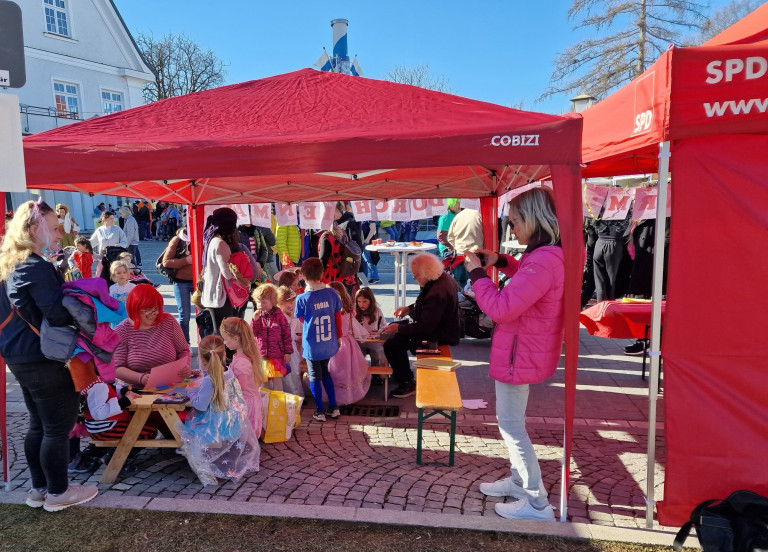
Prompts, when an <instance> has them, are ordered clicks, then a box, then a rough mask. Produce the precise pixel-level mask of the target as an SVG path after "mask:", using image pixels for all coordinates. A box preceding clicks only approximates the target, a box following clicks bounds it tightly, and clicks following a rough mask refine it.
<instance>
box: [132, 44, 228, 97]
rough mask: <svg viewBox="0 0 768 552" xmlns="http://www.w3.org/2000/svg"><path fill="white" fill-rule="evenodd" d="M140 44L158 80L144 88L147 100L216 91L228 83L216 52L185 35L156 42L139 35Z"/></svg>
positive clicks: (223, 65)
mask: <svg viewBox="0 0 768 552" xmlns="http://www.w3.org/2000/svg"><path fill="white" fill-rule="evenodd" d="M136 43H137V44H138V46H139V50H141V53H142V54H143V55H144V58H145V59H146V60H147V63H148V64H149V65H150V67H151V68H152V69H153V70H154V71H155V74H156V75H157V81H156V82H154V83H150V84H148V85H146V86H145V87H144V100H145V101H147V102H155V101H157V100H164V99H165V98H171V97H174V96H181V95H183V94H190V93H192V92H200V91H201V90H208V89H209V88H215V87H217V86H220V85H221V84H223V83H224V78H225V77H226V71H225V70H224V67H225V64H224V62H222V61H221V59H219V57H218V56H217V55H216V54H214V53H213V51H212V50H203V49H202V48H201V47H200V45H199V44H197V43H196V42H194V41H193V40H192V39H190V38H189V37H188V36H187V35H185V34H180V35H174V34H170V33H169V34H167V35H165V36H163V37H162V38H160V39H155V37H154V36H153V35H152V34H149V35H145V34H143V33H139V35H138V38H137V40H136Z"/></svg>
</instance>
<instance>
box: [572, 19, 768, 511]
mask: <svg viewBox="0 0 768 552" xmlns="http://www.w3.org/2000/svg"><path fill="white" fill-rule="evenodd" d="M767 90H768V4H764V5H763V6H762V7H760V8H758V9H757V10H756V11H754V12H753V13H752V14H750V15H749V16H747V17H746V18H744V19H743V20H742V21H740V22H738V23H737V24H735V25H734V26H732V27H731V28H729V29H727V30H726V31H724V32H723V33H721V34H720V35H718V36H716V37H715V38H713V39H712V40H710V41H708V42H706V43H705V44H704V45H702V46H700V47H696V48H675V49H670V50H669V51H667V52H665V53H664V54H663V55H662V56H661V57H660V58H659V60H658V61H657V62H656V63H654V64H653V65H652V66H651V67H650V68H649V69H648V70H647V71H646V72H645V73H643V74H642V75H641V76H640V77H638V78H637V79H635V80H634V81H632V82H631V83H630V84H628V85H627V86H625V87H624V88H622V89H620V90H619V91H617V92H616V93H615V94H613V95H611V96H609V97H608V98H606V99H605V100H603V101H601V102H600V103H598V104H597V105H595V106H594V107H592V108H590V109H588V110H586V111H585V112H584V113H583V116H584V142H583V157H584V162H585V163H587V166H586V167H585V169H584V171H583V174H584V175H585V176H609V175H621V174H632V173H639V172H646V173H649V172H658V173H659V203H661V202H662V201H663V199H662V194H663V195H664V196H665V195H666V184H667V168H668V167H670V166H671V169H672V171H673V173H674V182H675V194H674V200H673V202H672V203H673V204H672V218H671V229H670V230H671V231H670V238H671V242H670V246H669V270H668V285H667V310H666V315H665V325H664V339H663V344H662V353H663V357H664V376H665V387H664V396H665V408H666V416H665V433H666V448H667V466H666V482H665V486H664V500H663V502H660V503H659V505H658V506H659V508H658V512H659V522H660V523H662V524H664V525H681V524H682V523H683V522H685V521H686V520H687V519H688V516H689V515H690V512H691V510H692V509H693V507H694V506H695V505H696V504H698V503H699V502H701V501H703V500H705V499H709V498H724V497H726V496H727V495H728V494H730V493H731V492H732V491H735V490H738V489H749V490H752V491H755V492H758V493H760V494H763V495H768V462H766V460H765V459H766V457H768V400H766V397H768V393H766V391H765V388H766V386H768V340H766V339H765V336H764V331H763V323H762V314H763V312H764V311H765V310H766V309H767V308H768V299H766V295H765V294H764V293H763V288H764V287H765V282H766V281H768V261H766V258H767V256H766V254H765V252H764V251H763V249H762V247H760V245H759V244H763V243H766V239H768V176H766V175H768V156H766V151H768V94H767V93H766V91H767ZM670 151H671V163H670ZM659 209H663V205H659ZM663 224H664V217H660V218H659V219H658V220H657V232H656V236H657V242H656V250H657V251H660V250H661V248H662V247H663V242H662V241H661V240H662V239H663V235H664V231H663V230H664V227H663ZM661 258H662V256H661V255H657V256H656V259H655V260H656V261H658V263H657V265H656V270H655V277H654V303H656V302H657V301H658V300H659V299H660V296H661V284H660V281H661V278H660V274H661ZM657 283H658V285H657ZM654 314H655V317H654V329H653V338H652V342H651V348H652V349H653V350H658V344H659V322H660V315H657V312H655V313H654ZM652 360H653V366H654V368H655V369H656V370H658V357H657V356H653V357H652ZM650 381H651V414H652V416H654V415H655V410H654V409H655V393H656V385H655V383H656V378H655V377H654V375H653V372H652V376H651V378H650ZM654 421H655V419H652V423H651V424H650V426H651V428H650V430H649V468H648V486H649V488H648V493H649V494H648V496H649V498H650V499H651V500H653V492H654V491H653V460H654V458H653V446H654V439H653V438H654V428H655V423H653V422H654ZM652 514H653V509H652V508H649V517H648V520H649V522H650V521H652Z"/></svg>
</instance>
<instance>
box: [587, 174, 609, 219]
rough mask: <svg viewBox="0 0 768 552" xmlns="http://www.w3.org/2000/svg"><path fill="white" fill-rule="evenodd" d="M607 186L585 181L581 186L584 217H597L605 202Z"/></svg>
mask: <svg viewBox="0 0 768 552" xmlns="http://www.w3.org/2000/svg"><path fill="white" fill-rule="evenodd" d="M609 189H610V188H609V187H608V186H598V185H597V184H592V183H590V182H587V183H586V184H584V187H583V188H582V191H583V202H582V205H583V209H582V212H583V213H584V216H585V217H592V218H597V217H598V216H599V215H600V210H601V209H602V208H603V203H605V197H606V196H607V195H608V190H609Z"/></svg>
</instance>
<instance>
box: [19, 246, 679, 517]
mask: <svg viewBox="0 0 768 552" xmlns="http://www.w3.org/2000/svg"><path fill="white" fill-rule="evenodd" d="M150 246H154V247H150ZM160 247H161V245H160V244H142V249H143V250H146V253H144V254H145V255H146V256H147V258H156V256H157V255H158V254H159V248H160ZM154 249H158V252H157V253H155V252H154ZM152 255H154V257H153V256H152ZM144 264H145V266H146V265H147V263H146V262H145V263H144ZM145 270H146V269H145ZM155 276H157V275H155ZM160 281H161V280H159V279H158V282H160ZM391 282H392V275H391V274H387V273H386V272H385V273H383V274H382V282H381V283H380V284H378V285H376V286H374V288H375V290H376V292H377V297H380V298H381V303H382V304H383V310H384V312H385V313H390V312H391V310H392V293H391V285H392V284H391ZM413 290H414V293H415V286H413ZM160 291H161V292H162V293H163V294H164V296H165V298H166V300H167V303H168V304H169V305H172V304H173V294H172V290H171V289H170V286H167V285H163V286H161V288H160ZM172 310H173V307H172V306H169V311H172ZM628 343H629V341H625V340H607V339H600V338H593V337H591V336H589V335H588V334H587V333H586V332H585V331H584V330H582V336H581V344H580V353H581V356H580V361H579V390H578V392H577V405H576V421H575V438H574V443H573V460H572V471H571V489H570V494H569V500H568V507H569V511H568V512H569V518H570V519H571V520H572V521H577V522H585V523H592V524H599V525H611V526H617V527H645V501H644V491H645V483H646V467H645V464H646V439H647V434H648V422H647V409H648V400H647V387H646V385H645V383H644V382H643V381H641V379H640V377H639V374H640V359H639V358H636V357H627V356H624V355H623V354H621V352H622V351H621V348H622V347H623V346H624V345H626V344H628ZM488 353H489V345H488V341H485V340H472V339H468V340H463V341H462V343H461V344H460V345H459V346H457V347H454V348H453V355H454V358H455V359H457V360H460V361H461V362H462V363H463V364H464V366H463V367H462V368H460V369H459V371H458V372H457V374H458V377H459V383H460V387H461V391H462V396H463V397H464V398H465V399H467V398H483V399H485V400H486V401H487V402H488V403H489V406H488V408H486V409H483V410H476V411H472V410H464V411H462V412H461V413H460V414H459V415H458V424H457V438H456V450H457V453H456V461H455V465H454V466H453V467H452V468H448V467H444V466H436V465H425V466H417V465H416V462H415V458H416V452H415V444H416V409H415V406H414V403H413V398H410V399H394V398H390V400H389V402H388V403H387V404H389V405H398V406H400V408H401V412H400V415H399V417H397V418H364V417H341V418H340V419H339V420H337V421H335V422H333V421H329V422H326V423H325V424H321V423H318V422H314V421H311V412H312V408H311V399H309V400H308V401H307V402H305V408H304V411H303V416H302V422H301V425H300V426H299V427H298V428H297V429H296V430H295V432H294V438H293V439H292V440H291V441H289V442H287V443H278V444H263V445H262V454H261V469H260V471H259V472H258V473H257V474H254V475H251V476H249V477H247V478H244V479H242V480H241V481H240V482H239V483H237V484H233V483H232V482H227V483H224V484H222V485H219V486H205V487H204V486H202V485H201V484H200V483H199V482H198V481H197V479H196V478H195V476H194V474H193V472H192V471H191V470H190V469H189V467H188V466H187V464H186V460H185V459H184V458H183V457H181V456H179V455H176V454H175V453H174V452H173V451H172V450H166V449H155V450H152V449H149V450H144V451H142V452H141V454H140V455H139V457H138V458H137V461H138V465H139V467H140V470H139V471H138V472H137V473H136V474H134V475H132V476H129V477H125V478H122V479H119V480H118V482H117V483H115V484H112V485H100V488H101V490H102V494H105V495H119V496H123V495H124V496H139V497H145V498H158V497H159V498H191V499H196V500H225V501H234V502H252V503H268V504H278V503H281V504H295V505H307V506H310V505H324V506H339V507H355V508H374V509H385V510H402V511H417V512H426V513H442V514H459V515H463V516H490V517H494V518H495V517H496V514H495V512H494V511H493V508H494V503H495V502H497V501H499V500H503V499H496V498H490V497H485V496H484V495H482V494H481V493H480V492H479V490H478V485H479V483H480V482H482V481H492V480H495V479H497V478H500V477H505V476H506V475H508V469H509V463H508V458H507V452H506V447H505V446H504V443H503V441H502V440H501V437H500V435H499V433H498V428H497V426H496V420H495V416H494V407H495V404H494V396H493V382H492V380H490V379H489V378H488V376H487V364H486V363H487V360H488ZM8 376H9V387H8V390H9V398H8V400H9V404H8V411H9V420H8V425H9V437H10V443H9V445H10V459H11V466H12V468H11V470H12V482H11V489H12V490H13V489H18V490H22V489H26V488H27V487H28V486H29V480H28V477H29V475H28V472H27V471H26V464H25V462H24V458H23V435H24V432H25V430H26V411H25V408H24V405H23V402H21V396H20V395H21V393H20V391H19V389H18V386H17V385H16V384H15V382H13V381H12V377H10V373H9V374H8ZM361 403H362V404H384V403H383V401H382V388H381V387H372V388H371V391H370V392H369V394H368V396H367V397H366V398H365V399H364V400H363V401H361ZM662 403H663V398H662V399H661V400H660V401H659V413H660V414H661V413H662V411H663V405H662ZM563 405H564V400H563V371H562V369H560V370H558V372H557V373H556V375H555V376H554V377H553V378H552V379H551V380H549V381H547V382H545V383H544V384H540V385H536V386H532V389H531V397H530V401H529V407H528V428H529V433H530V435H531V439H532V441H533V443H534V446H535V448H536V452H537V454H538V456H539V459H540V463H541V467H542V473H543V476H544V483H545V486H546V487H547V489H548V491H549V493H550V502H551V503H552V504H553V505H555V506H557V505H559V500H560V497H559V494H560V487H559V486H560V464H561V458H562V434H563V420H562V415H563ZM424 438H425V446H424V460H425V461H427V462H429V461H443V460H444V459H447V450H448V432H447V431H446V430H445V426H436V425H435V426H430V425H429V424H426V425H425V432H424ZM657 438H658V442H657V467H656V485H657V489H656V493H657V496H656V498H657V500H658V499H660V498H661V493H662V488H663V480H664V472H663V467H662V466H663V463H664V445H663V429H662V427H661V423H659V424H658V431H657ZM101 473H102V470H101V469H100V470H99V471H97V472H96V473H95V474H94V475H93V476H91V477H86V476H76V477H75V479H76V480H87V481H89V482H97V481H98V478H99V476H100V474H101ZM556 516H559V512H558V511H556Z"/></svg>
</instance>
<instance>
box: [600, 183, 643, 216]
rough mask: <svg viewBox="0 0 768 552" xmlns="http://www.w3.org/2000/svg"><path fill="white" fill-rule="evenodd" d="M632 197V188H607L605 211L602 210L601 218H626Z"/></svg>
mask: <svg viewBox="0 0 768 552" xmlns="http://www.w3.org/2000/svg"><path fill="white" fill-rule="evenodd" d="M634 197H635V191H634V190H633V189H632V188H609V190H608V196H607V197H606V198H605V211H603V216H602V217H601V218H602V219H603V220H624V219H625V218H627V213H628V212H629V208H630V207H631V206H632V199H633V198H634Z"/></svg>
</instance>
